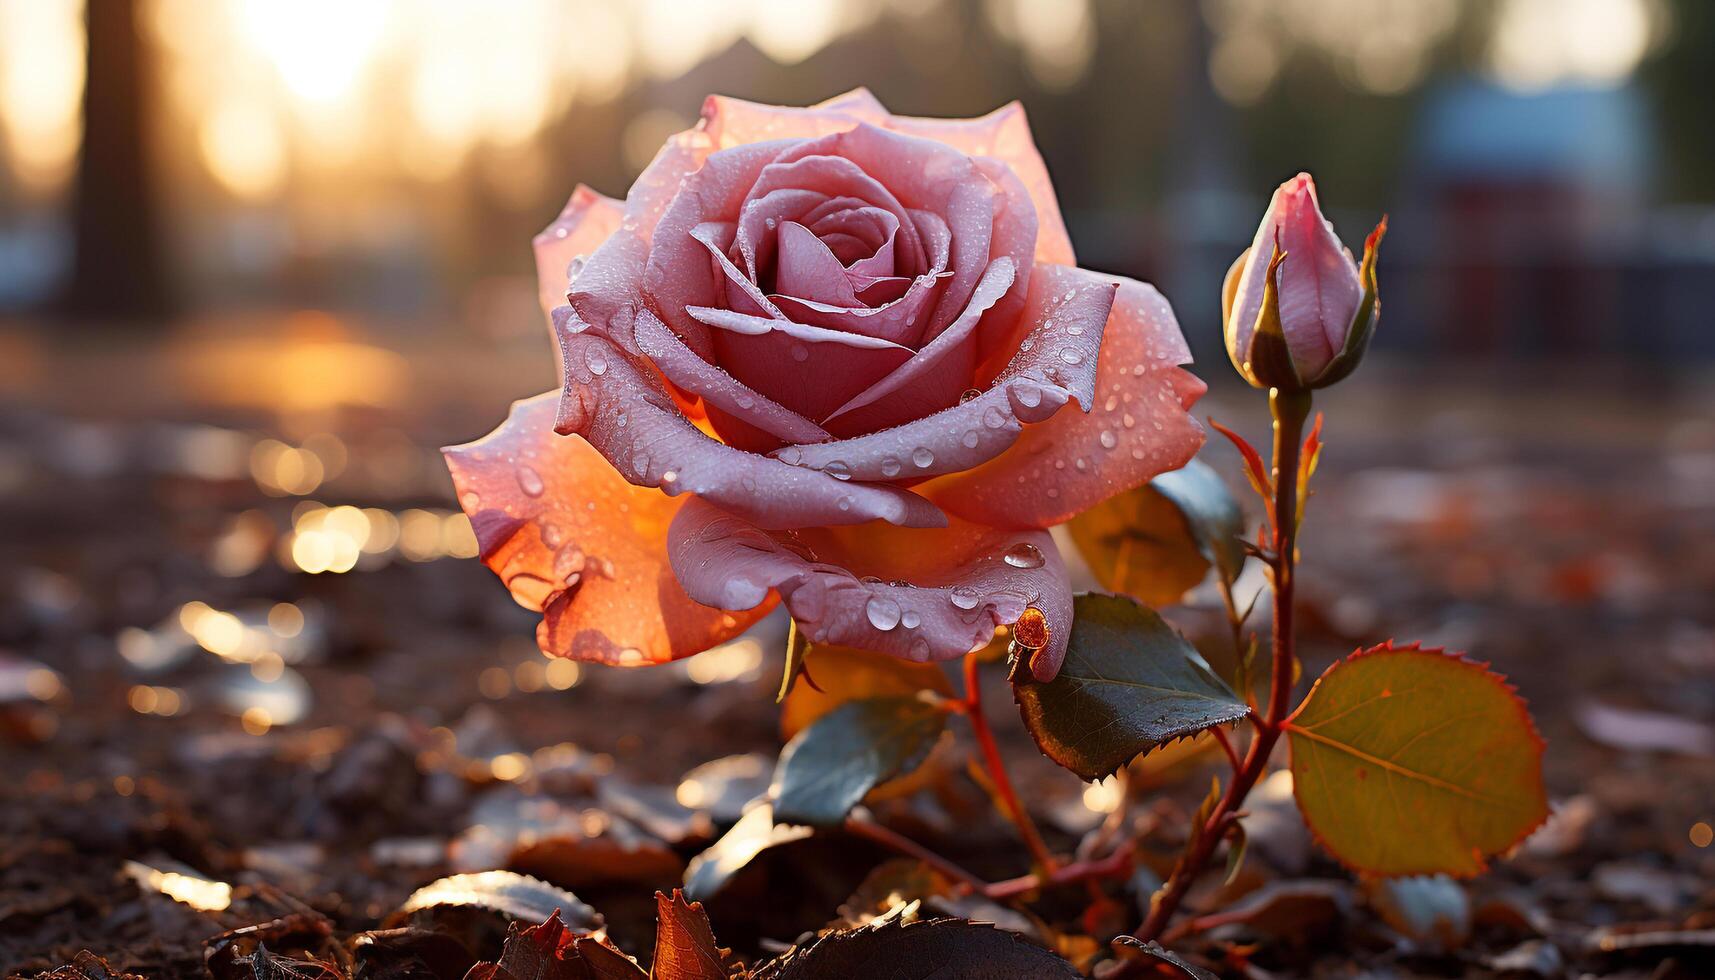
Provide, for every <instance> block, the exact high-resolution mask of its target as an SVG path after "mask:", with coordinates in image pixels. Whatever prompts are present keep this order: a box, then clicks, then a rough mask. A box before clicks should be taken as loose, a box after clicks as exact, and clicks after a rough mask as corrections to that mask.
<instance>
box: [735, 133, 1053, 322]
mask: <svg viewBox="0 0 1715 980" xmlns="http://www.w3.org/2000/svg"><path fill="white" fill-rule="evenodd" d="M823 160H841V161H843V162H844V165H845V166H847V167H852V168H857V169H859V170H861V172H862V173H863V174H865V175H866V176H867V177H868V178H870V179H871V180H873V181H875V182H879V183H880V184H882V185H884V186H885V187H886V189H887V192H889V194H890V195H891V197H893V198H896V199H897V200H898V201H899V202H901V203H902V204H903V205H904V206H905V207H906V208H910V209H913V210H921V211H929V212H932V213H934V214H937V215H939V216H941V217H942V218H943V219H945V221H946V223H947V226H948V227H949V228H950V229H951V232H952V256H951V263H950V264H949V266H948V268H950V269H951V270H952V271H953V276H952V278H951V279H950V280H949V281H948V282H946V283H944V284H943V285H942V287H941V298H940V299H939V300H938V301H937V304H936V307H935V310H934V312H933V313H932V314H931V318H930V323H929V325H928V327H927V329H926V331H925V333H924V336H925V337H926V338H932V337H934V336H935V335H936V334H938V333H939V332H940V331H941V330H942V329H944V328H945V327H946V325H947V324H949V323H951V322H952V321H953V320H954V319H956V318H957V317H958V315H959V313H960V312H961V311H962V310H963V309H964V307H965V303H966V302H967V301H968V299H969V297H970V293H971V290H972V289H975V288H976V284H977V279H978V278H980V277H981V275H982V272H983V270H984V269H985V268H986V267H987V266H988V263H989V262H990V261H991V260H993V259H995V258H999V257H1000V253H996V252H994V251H992V250H991V239H992V236H993V232H994V223H995V214H996V209H997V207H998V206H999V205H1000V203H1001V200H1002V197H1003V194H1002V191H1001V189H1000V188H998V187H997V186H996V185H995V184H994V182H993V181H991V180H989V178H988V177H987V176H986V175H985V174H984V173H983V172H982V171H981V170H980V169H978V167H977V166H976V164H975V163H974V162H973V161H972V160H971V159H970V157H968V156H966V155H964V154H962V153H960V152H958V151H956V150H954V149H952V148H950V147H948V146H946V145H945V144H943V143H939V142H936V141H934V140H930V139H922V138H918V137H915V136H908V135H905V134H901V133H896V132H891V131H889V130H885V129H881V128H879V127H876V126H871V125H868V124H862V125H859V126H857V127H855V128H853V129H850V130H847V131H845V132H841V133H835V134H833V135H831V136H824V137H822V138H820V139H815V140H807V141H805V142H803V143H799V144H797V145H795V146H793V147H791V148H790V149H788V150H786V151H785V152H783V153H782V154H781V155H780V157H779V159H778V160H777V161H776V162H775V163H773V164H771V165H770V166H769V167H768V168H767V169H766V170H765V173H764V179H765V180H766V179H768V177H767V175H768V174H772V173H776V172H778V173H780V174H786V173H788V172H792V170H793V168H795V167H797V166H800V165H803V164H809V163H812V162H815V161H823ZM800 179H802V178H801V177H800V176H799V175H797V174H796V173H794V176H793V180H794V181H797V180H800ZM792 186H807V185H803V184H800V183H794V184H793V185H792ZM817 189H818V190H823V189H826V188H825V187H820V186H819V187H817ZM858 196H862V197H865V198H866V199H867V200H871V201H872V202H874V203H877V204H880V203H882V202H881V201H880V200H879V199H877V198H875V197H873V196H872V195H871V194H868V193H864V194H859V195H858ZM888 210H891V211H896V212H897V209H896V208H893V207H888ZM901 231H902V232H903V231H904V229H903V228H902V229H901ZM900 244H901V247H902V248H908V247H909V245H910V244H911V243H910V242H906V241H902V242H901V243H900ZM1013 244H1014V247H1015V248H1016V247H1018V246H1019V245H1023V247H1022V248H1021V249H1020V250H1019V251H1018V254H1013V255H1011V258H1013V259H1014V260H1015V261H1017V262H1020V263H1025V262H1028V261H1029V259H1030V247H1031V243H1013Z"/></svg>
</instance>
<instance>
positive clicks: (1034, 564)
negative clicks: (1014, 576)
mask: <svg viewBox="0 0 1715 980" xmlns="http://www.w3.org/2000/svg"><path fill="white" fill-rule="evenodd" d="M1001 557H1002V558H1004V559H1005V560H1006V563H1007V564H1008V565H1011V566H1012V567H1013V568H1041V567H1042V566H1043V564H1044V563H1045V560H1044V559H1043V557H1042V549H1040V548H1038V547H1036V546H1035V545H1033V544H1031V543H1030V542H1028V541H1020V542H1019V543H1017V544H1015V545H1013V546H1012V547H1010V548H1008V549H1006V554H1004V555H1002V556H1001Z"/></svg>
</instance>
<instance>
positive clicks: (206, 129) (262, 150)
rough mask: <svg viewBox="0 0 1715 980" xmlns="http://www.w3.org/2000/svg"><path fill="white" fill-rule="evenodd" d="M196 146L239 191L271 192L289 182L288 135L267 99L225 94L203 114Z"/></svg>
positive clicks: (245, 193)
mask: <svg viewBox="0 0 1715 980" xmlns="http://www.w3.org/2000/svg"><path fill="white" fill-rule="evenodd" d="M197 146H198V148H199V149H200V150H201V151H202V157H203V162H204V163H205V164H206V165H207V166H208V170H209V173H211V174H213V175H214V177H215V179H216V180H219V181H220V182H221V183H222V184H224V185H226V187H227V188H228V189H229V190H231V191H232V192H233V193H234V194H237V195H238V196H240V197H249V198H260V197H267V196H268V195H270V194H273V193H275V192H277V191H278V190H279V189H280V186H281V185H282V184H283V183H284V182H285V179H286V143H285V136H284V134H282V133H281V132H280V125H279V121H278V120H276V119H275V118H274V116H273V114H272V113H271V112H270V111H269V109H268V105H267V103H265V102H262V101H260V100H257V99H253V98H248V97H245V96H242V95H236V94H232V95H225V96H222V97H221V98H220V101H219V102H217V103H216V104H215V106H214V108H213V109H212V110H211V111H210V112H209V113H208V114H207V115H205V116H203V119H202V123H201V125H200V126H199V127H198V130H197Z"/></svg>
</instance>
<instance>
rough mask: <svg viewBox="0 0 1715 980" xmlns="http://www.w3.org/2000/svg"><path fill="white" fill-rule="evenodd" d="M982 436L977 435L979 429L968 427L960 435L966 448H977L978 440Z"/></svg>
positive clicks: (961, 442) (960, 440)
mask: <svg viewBox="0 0 1715 980" xmlns="http://www.w3.org/2000/svg"><path fill="white" fill-rule="evenodd" d="M981 438H982V437H981V436H979V435H977V430H975V429H966V430H965V434H964V435H962V436H960V437H959V442H960V444H962V445H963V446H964V447H965V448H966V449H975V448H977V442H978V441H979V440H980V439H981Z"/></svg>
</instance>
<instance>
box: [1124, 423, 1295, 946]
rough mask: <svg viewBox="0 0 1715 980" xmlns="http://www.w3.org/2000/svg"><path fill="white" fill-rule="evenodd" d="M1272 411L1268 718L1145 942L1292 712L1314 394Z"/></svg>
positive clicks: (1141, 930)
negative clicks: (1304, 480) (1302, 494)
mask: <svg viewBox="0 0 1715 980" xmlns="http://www.w3.org/2000/svg"><path fill="white" fill-rule="evenodd" d="M1268 403H1269V410H1270V411H1271V413H1272V414H1273V415H1274V473H1273V477H1274V479H1273V481H1272V482H1273V484H1274V486H1273V490H1274V501H1273V507H1272V508H1271V513H1272V515H1273V517H1274V522H1273V523H1274V527H1273V530H1274V556H1273V566H1274V636H1273V640H1274V642H1273V647H1274V649H1273V651H1272V652H1273V655H1274V672H1273V683H1272V686H1271V688H1270V690H1269V699H1268V713H1267V714H1266V715H1265V716H1264V717H1262V718H1254V717H1253V719H1252V721H1253V723H1254V724H1255V726H1256V738H1254V739H1252V740H1251V745H1250V751H1249V752H1248V753H1246V755H1245V758H1244V763H1243V765H1242V766H1240V767H1239V769H1238V771H1237V772H1235V773H1234V774H1233V781H1232V782H1231V783H1230V784H1229V785H1228V786H1227V791H1226V793H1225V795H1223V796H1222V797H1221V799H1220V802H1218V803H1216V804H1215V809H1214V810H1213V811H1212V812H1211V813H1210V814H1209V818H1208V821H1207V822H1206V823H1204V825H1203V826H1202V827H1201V828H1199V830H1198V832H1197V833H1196V834H1195V836H1194V843H1193V844H1192V846H1191V849H1190V850H1188V851H1186V852H1185V854H1184V856H1183V857H1181V858H1180V859H1179V863H1178V864H1176V865H1174V868H1173V873H1172V874H1171V875H1170V876H1169V877H1168V880H1167V884H1166V885H1164V886H1162V889H1161V891H1160V892H1158V893H1157V894H1156V896H1155V898H1154V900H1153V901H1152V902H1151V903H1150V910H1149V917H1148V918H1146V919H1144V921H1143V925H1141V926H1139V927H1138V929H1137V931H1136V932H1135V933H1133V935H1135V936H1136V937H1137V938H1138V939H1141V940H1143V941H1145V942H1148V941H1150V940H1152V939H1156V938H1158V937H1160V936H1161V934H1162V933H1163V932H1165V931H1166V928H1167V923H1168V920H1170V919H1171V918H1172V917H1173V913H1174V912H1175V911H1177V910H1178V908H1179V903H1180V902H1181V901H1183V900H1184V898H1185V893H1186V892H1187V891H1189V890H1190V888H1191V883H1192V881H1194V880H1195V879H1196V877H1197V875H1198V874H1199V873H1200V872H1201V871H1202V870H1203V867H1204V866H1205V865H1207V864H1208V863H1209V858H1210V856H1211V855H1213V854H1214V852H1215V847H1216V845H1218V844H1220V842H1221V840H1222V839H1223V838H1224V837H1225V836H1226V831H1227V826H1228V824H1229V822H1230V821H1232V820H1234V819H1237V817H1236V811H1237V810H1238V809H1239V807H1241V806H1242V805H1243V804H1244V801H1245V797H1246V796H1247V795H1248V794H1249V793H1250V791H1251V787H1253V786H1255V785H1256V782H1257V780H1258V779H1259V778H1261V776H1262V773H1263V770H1264V769H1265V768H1267V766H1268V757H1269V753H1270V752H1271V751H1273V749H1274V743H1275V742H1276V741H1277V740H1278V739H1279V738H1280V731H1281V722H1282V721H1284V720H1285V719H1286V716H1287V712H1288V710H1289V709H1290V708H1291V704H1292V665H1293V652H1292V637H1293V633H1292V597H1293V585H1294V571H1295V565H1296V559H1297V555H1296V548H1297V538H1298V453H1299V442H1298V441H1299V439H1300V438H1301V436H1302V435H1303V430H1304V420H1305V418H1306V416H1308V415H1309V413H1310V395H1309V393H1308V392H1305V393H1301V394H1282V393H1281V392H1280V390H1279V389H1273V390H1271V391H1270V392H1269V395H1268ZM1131 969H1132V968H1131V967H1130V966H1129V965H1127V966H1122V967H1121V969H1120V971H1118V972H1116V973H1115V974H1113V975H1114V976H1124V975H1126V974H1127V973H1129V972H1130V971H1131Z"/></svg>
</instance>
